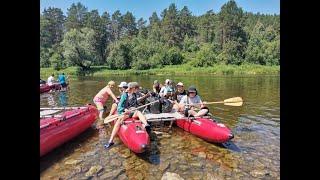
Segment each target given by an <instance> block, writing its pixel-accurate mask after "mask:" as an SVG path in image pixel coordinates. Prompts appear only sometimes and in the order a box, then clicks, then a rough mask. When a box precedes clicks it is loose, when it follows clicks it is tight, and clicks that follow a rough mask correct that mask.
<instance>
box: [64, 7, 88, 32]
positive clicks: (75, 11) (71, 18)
mask: <svg viewBox="0 0 320 180" xmlns="http://www.w3.org/2000/svg"><path fill="white" fill-rule="evenodd" d="M87 12H88V9H87V8H86V7H85V6H84V5H82V4H81V3H80V2H78V3H77V4H74V3H72V4H71V7H70V8H69V9H67V19H66V22H65V26H66V29H67V31H69V30H71V29H81V28H83V27H84V21H85V17H86V14H87Z"/></svg>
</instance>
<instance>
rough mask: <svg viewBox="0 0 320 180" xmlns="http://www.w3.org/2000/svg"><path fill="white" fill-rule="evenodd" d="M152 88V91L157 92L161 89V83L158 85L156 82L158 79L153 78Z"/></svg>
mask: <svg viewBox="0 0 320 180" xmlns="http://www.w3.org/2000/svg"><path fill="white" fill-rule="evenodd" d="M152 89H153V92H155V93H157V94H159V92H160V90H161V85H160V83H159V82H158V80H154V81H153V85H152Z"/></svg>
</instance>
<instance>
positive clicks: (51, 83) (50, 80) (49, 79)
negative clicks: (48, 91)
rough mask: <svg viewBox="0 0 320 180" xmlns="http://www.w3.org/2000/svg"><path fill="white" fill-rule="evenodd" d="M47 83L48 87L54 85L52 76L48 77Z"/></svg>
mask: <svg viewBox="0 0 320 180" xmlns="http://www.w3.org/2000/svg"><path fill="white" fill-rule="evenodd" d="M47 83H48V85H49V86H51V85H53V83H54V77H53V76H50V77H49V78H48V81H47Z"/></svg>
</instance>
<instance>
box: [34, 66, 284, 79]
mask: <svg viewBox="0 0 320 180" xmlns="http://www.w3.org/2000/svg"><path fill="white" fill-rule="evenodd" d="M62 72H64V73H65V74H67V75H69V76H70V77H76V76H77V73H76V67H68V68H66V69H64V70H60V71H55V70H54V69H53V68H41V69H40V77H41V78H43V79H46V78H47V77H49V76H50V75H51V74H53V73H54V74H55V75H57V74H58V73H62ZM279 73H280V66H262V65H253V64H246V65H240V66H237V65H214V66H213V67H201V68H196V67H192V66H190V65H188V64H184V65H172V66H165V67H164V68H155V69H149V70H134V69H129V70H109V69H107V67H105V66H94V67H92V74H91V75H90V76H94V77H104V76H107V75H207V74H210V75H247V74H257V75H260V74H266V75H278V74H279Z"/></svg>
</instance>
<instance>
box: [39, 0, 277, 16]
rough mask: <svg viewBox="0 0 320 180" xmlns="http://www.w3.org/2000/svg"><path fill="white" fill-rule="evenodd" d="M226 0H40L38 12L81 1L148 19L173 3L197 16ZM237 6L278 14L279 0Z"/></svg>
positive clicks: (216, 9) (247, 0) (251, 0)
mask: <svg viewBox="0 0 320 180" xmlns="http://www.w3.org/2000/svg"><path fill="white" fill-rule="evenodd" d="M227 1H228V0H40V12H43V9H44V8H48V7H56V8H60V9H62V11H63V12H64V14H65V15H66V12H67V9H68V8H70V6H71V4H72V3H78V2H81V3H82V4H83V5H84V6H85V7H87V8H88V10H89V11H91V10H94V9H97V10H98V11H99V14H100V15H101V14H102V13H103V12H105V11H107V12H108V13H109V14H110V15H111V14H112V13H113V12H115V11H116V10H120V12H121V14H125V13H126V12H127V11H130V12H132V13H133V15H134V16H135V17H136V19H139V18H141V17H142V18H143V19H145V20H148V19H149V17H150V16H151V14H152V13H153V12H154V11H156V12H157V14H158V16H160V14H161V12H162V11H163V10H164V9H165V8H168V7H169V5H170V4H171V3H175V4H176V6H177V8H178V10H181V9H182V8H183V6H187V7H188V9H189V10H190V11H191V12H192V14H193V15H196V16H199V15H202V14H204V13H206V12H207V11H209V10H211V9H212V10H213V11H214V12H216V13H217V12H219V11H220V8H221V6H222V5H223V4H225V3H226V2H227ZM236 3H237V5H238V7H241V8H242V9H243V10H244V11H246V12H253V13H257V12H260V13H261V14H280V0H236Z"/></svg>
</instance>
